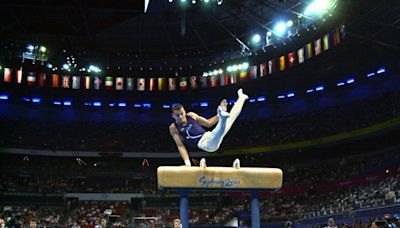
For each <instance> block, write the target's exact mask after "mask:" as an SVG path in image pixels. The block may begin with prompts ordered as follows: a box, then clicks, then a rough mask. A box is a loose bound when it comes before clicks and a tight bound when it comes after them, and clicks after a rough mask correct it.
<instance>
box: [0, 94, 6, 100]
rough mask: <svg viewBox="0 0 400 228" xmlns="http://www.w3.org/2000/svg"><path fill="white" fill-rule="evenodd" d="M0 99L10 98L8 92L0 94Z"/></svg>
mask: <svg viewBox="0 0 400 228" xmlns="http://www.w3.org/2000/svg"><path fill="white" fill-rule="evenodd" d="M0 100H8V95H7V94H0Z"/></svg>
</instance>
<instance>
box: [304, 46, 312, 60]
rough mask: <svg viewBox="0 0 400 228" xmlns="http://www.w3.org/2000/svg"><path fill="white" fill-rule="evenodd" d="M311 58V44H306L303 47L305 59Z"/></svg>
mask: <svg viewBox="0 0 400 228" xmlns="http://www.w3.org/2000/svg"><path fill="white" fill-rule="evenodd" d="M312 56H313V51H312V43H311V42H310V43H308V44H307V45H306V47H305V57H306V59H311V57H312Z"/></svg>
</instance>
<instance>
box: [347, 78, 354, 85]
mask: <svg viewBox="0 0 400 228" xmlns="http://www.w3.org/2000/svg"><path fill="white" fill-rule="evenodd" d="M346 82H347V84H351V83H354V78H349V79H347V81H346Z"/></svg>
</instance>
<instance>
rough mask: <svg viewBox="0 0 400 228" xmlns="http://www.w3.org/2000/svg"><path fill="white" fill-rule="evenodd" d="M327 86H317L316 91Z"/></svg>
mask: <svg viewBox="0 0 400 228" xmlns="http://www.w3.org/2000/svg"><path fill="white" fill-rule="evenodd" d="M324 89H325V88H324V87H323V86H318V87H317V88H315V91H322V90H324Z"/></svg>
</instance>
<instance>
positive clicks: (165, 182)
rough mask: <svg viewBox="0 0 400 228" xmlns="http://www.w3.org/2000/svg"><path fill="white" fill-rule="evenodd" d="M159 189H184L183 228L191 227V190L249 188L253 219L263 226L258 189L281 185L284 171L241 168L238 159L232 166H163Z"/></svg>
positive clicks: (159, 172) (161, 167)
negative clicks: (189, 191) (189, 213)
mask: <svg viewBox="0 0 400 228" xmlns="http://www.w3.org/2000/svg"><path fill="white" fill-rule="evenodd" d="M157 179H158V188H159V189H179V190H181V201H180V203H181V204H180V219H181V223H182V227H183V228H188V227H189V220H188V219H189V216H188V209H189V195H188V190H190V189H193V190H204V191H209V190H220V191H227V190H247V191H251V222H252V227H253V228H259V227H260V209H259V202H258V191H259V190H274V189H280V188H281V187H282V180H283V172H282V170H281V169H278V168H261V167H257V168H253V167H246V168H241V167H240V163H239V160H238V159H236V160H235V162H234V163H233V167H206V166H205V165H203V166H202V167H193V166H191V167H188V166H160V167H158V169H157Z"/></svg>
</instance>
